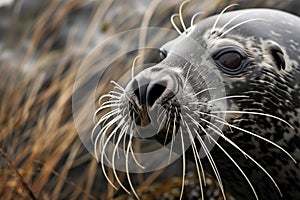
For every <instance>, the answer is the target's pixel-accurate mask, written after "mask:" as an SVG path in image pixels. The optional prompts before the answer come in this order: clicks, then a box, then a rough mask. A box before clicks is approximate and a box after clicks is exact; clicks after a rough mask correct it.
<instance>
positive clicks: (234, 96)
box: [207, 95, 249, 104]
mask: <svg viewBox="0 0 300 200" xmlns="http://www.w3.org/2000/svg"><path fill="white" fill-rule="evenodd" d="M233 98H249V96H246V95H233V96H226V97H221V98H217V99H212V100H209V101H208V102H207V103H209V104H210V103H212V102H216V101H222V100H225V99H233Z"/></svg>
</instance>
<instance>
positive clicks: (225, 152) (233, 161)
mask: <svg viewBox="0 0 300 200" xmlns="http://www.w3.org/2000/svg"><path fill="white" fill-rule="evenodd" d="M209 137H210V139H211V140H212V141H213V142H214V143H215V144H216V145H217V146H218V147H219V148H220V149H221V150H222V151H223V153H224V154H225V155H226V156H227V157H228V158H229V159H230V160H231V162H232V163H233V164H234V165H235V166H236V167H237V168H238V170H239V171H240V172H241V174H242V175H243V176H244V178H245V179H246V181H247V182H248V184H249V186H250V187H251V189H252V191H253V193H254V195H255V198H256V199H257V200H258V196H257V194H256V191H255V189H254V187H253V185H252V183H251V181H250V180H249V178H248V177H247V175H246V174H245V172H244V171H243V170H242V169H241V167H240V166H239V165H238V164H237V163H236V161H235V160H234V159H233V158H232V157H231V156H230V155H229V154H228V152H227V151H226V150H225V149H224V148H223V147H222V146H221V145H220V144H219V143H218V142H217V141H216V140H215V139H214V138H213V137H211V136H210V135H209Z"/></svg>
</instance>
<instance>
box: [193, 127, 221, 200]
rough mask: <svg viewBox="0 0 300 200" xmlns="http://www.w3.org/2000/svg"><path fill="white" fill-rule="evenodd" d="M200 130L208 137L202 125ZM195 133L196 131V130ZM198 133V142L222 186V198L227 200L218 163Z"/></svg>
mask: <svg viewBox="0 0 300 200" xmlns="http://www.w3.org/2000/svg"><path fill="white" fill-rule="evenodd" d="M199 125H200V124H199ZM200 128H201V129H202V131H204V132H205V133H206V134H207V135H208V133H207V131H206V130H205V129H204V128H203V127H202V126H201V125H200ZM194 131H196V130H195V129H194ZM196 133H197V134H196V137H197V139H198V141H199V142H200V144H201V146H202V147H203V150H204V152H205V154H206V155H207V158H208V161H209V163H210V165H211V167H212V169H213V171H214V174H215V175H216V178H217V181H218V183H219V186H220V190H221V192H222V196H223V198H224V200H226V195H225V191H224V187H223V183H222V180H221V176H220V173H219V170H218V168H217V166H216V163H215V161H214V159H213V157H212V155H211V154H210V152H209V150H208V149H207V147H206V145H205V143H204V141H203V140H202V138H201V136H200V135H199V133H198V132H196Z"/></svg>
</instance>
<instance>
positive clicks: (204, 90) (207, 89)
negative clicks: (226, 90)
mask: <svg viewBox="0 0 300 200" xmlns="http://www.w3.org/2000/svg"><path fill="white" fill-rule="evenodd" d="M216 89H217V88H206V89H203V90H201V91H199V92H197V93H196V94H195V96H197V95H199V94H201V93H203V92H206V91H209V90H216Z"/></svg>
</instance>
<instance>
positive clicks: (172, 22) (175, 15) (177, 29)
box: [171, 14, 183, 35]
mask: <svg viewBox="0 0 300 200" xmlns="http://www.w3.org/2000/svg"><path fill="white" fill-rule="evenodd" d="M174 17H179V15H178V14H173V15H172V16H171V24H172V25H173V27H174V28H175V30H176V31H177V33H179V34H180V35H182V34H183V33H182V32H181V31H180V30H179V28H178V26H177V25H176V24H175V22H174Z"/></svg>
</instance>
